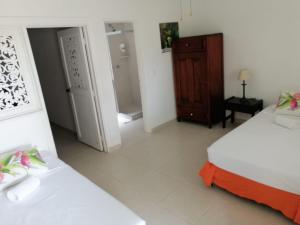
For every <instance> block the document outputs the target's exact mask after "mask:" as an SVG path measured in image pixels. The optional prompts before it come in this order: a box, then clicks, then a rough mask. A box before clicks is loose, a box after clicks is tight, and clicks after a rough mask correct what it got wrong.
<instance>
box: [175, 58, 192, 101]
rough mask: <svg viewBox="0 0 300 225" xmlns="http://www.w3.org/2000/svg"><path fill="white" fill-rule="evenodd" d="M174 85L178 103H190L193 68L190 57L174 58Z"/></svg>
mask: <svg viewBox="0 0 300 225" xmlns="http://www.w3.org/2000/svg"><path fill="white" fill-rule="evenodd" d="M175 73H176V85H177V96H179V97H178V101H179V102H178V104H179V105H190V104H192V102H191V96H192V95H193V92H192V90H191V84H192V82H193V68H192V61H191V60H190V59H181V58H180V57H179V58H178V59H177V60H176V72H175Z"/></svg>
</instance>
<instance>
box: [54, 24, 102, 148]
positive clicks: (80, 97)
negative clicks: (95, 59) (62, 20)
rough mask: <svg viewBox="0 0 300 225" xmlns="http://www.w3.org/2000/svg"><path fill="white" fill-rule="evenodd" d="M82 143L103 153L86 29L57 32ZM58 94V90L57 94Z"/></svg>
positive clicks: (78, 133) (69, 29) (79, 137)
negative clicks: (87, 50)
mask: <svg viewBox="0 0 300 225" xmlns="http://www.w3.org/2000/svg"><path fill="white" fill-rule="evenodd" d="M57 35H58V40H59V45H60V51H61V55H62V60H63V65H64V69H65V74H66V80H67V85H68V88H67V90H66V91H67V92H69V94H70V98H71V104H72V107H73V112H74V118H75V124H76V130H77V135H78V139H79V140H80V141H81V142H83V143H85V144H88V145H90V146H92V147H94V148H96V149H98V150H100V151H102V150H103V146H102V141H101V133H100V124H99V118H98V113H97V108H96V105H95V96H94V91H93V86H92V82H91V76H90V68H89V63H88V58H87V52H86V42H85V40H84V35H83V30H82V28H68V29H65V30H62V31H58V32H57ZM54 91H55V90H54Z"/></svg>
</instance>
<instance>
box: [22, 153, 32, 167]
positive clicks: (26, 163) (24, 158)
mask: <svg viewBox="0 0 300 225" xmlns="http://www.w3.org/2000/svg"><path fill="white" fill-rule="evenodd" d="M21 164H22V165H23V166H27V167H29V166H30V158H29V156H28V155H22V157H21Z"/></svg>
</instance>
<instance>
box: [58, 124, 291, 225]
mask: <svg viewBox="0 0 300 225" xmlns="http://www.w3.org/2000/svg"><path fill="white" fill-rule="evenodd" d="M142 126H143V124H142V120H137V121H134V122H132V123H130V124H127V125H126V126H123V127H122V128H121V131H122V140H123V146H122V148H121V149H119V150H117V151H115V152H113V153H110V154H106V153H100V152H97V151H95V150H93V149H91V148H89V147H88V146H86V145H83V144H81V143H79V142H77V141H76V139H75V137H74V135H72V134H70V133H68V132H66V131H64V130H61V129H58V128H54V134H55V140H56V144H57V148H58V153H59V156H60V158H61V159H63V160H64V161H65V162H67V163H68V164H70V165H71V166H72V167H73V168H75V169H76V170H77V171H79V172H80V173H82V174H83V175H84V176H86V177H88V178H89V179H90V180H92V181H93V182H94V183H96V184H97V185H98V186H100V187H101V188H103V189H105V190H106V191H107V192H109V193H111V194H112V195H113V196H115V197H116V198H117V199H119V200H120V201H121V202H123V203H124V204H125V205H127V206H128V207H129V208H131V209H132V210H133V211H135V212H136V213H137V214H139V215H140V216H141V217H142V218H144V219H145V220H146V221H147V225H215V224H216V225H281V224H282V225H288V224H292V223H291V222H290V221H288V220H287V219H285V218H284V217H283V216H282V215H281V214H280V213H278V212H275V211H273V210H271V209H269V208H268V207H265V206H261V205H258V204H256V203H253V202H251V201H247V200H244V199H241V198H238V197H236V196H234V195H231V194H229V193H227V192H225V191H223V190H220V189H218V188H216V187H214V188H206V187H204V186H203V184H202V182H201V180H200V178H199V177H198V175H197V174H198V171H199V169H200V167H201V166H202V165H203V164H204V162H205V161H206V160H207V154H206V148H207V146H209V145H210V144H211V143H213V142H214V141H215V140H217V139H218V138H220V137H221V136H223V135H224V134H226V133H227V132H229V131H230V130H231V129H232V128H227V129H222V128H220V127H219V126H216V127H214V128H213V129H211V130H210V129H208V128H206V127H204V126H201V125H195V124H190V123H177V122H172V123H170V124H169V125H168V126H166V127H163V128H161V129H160V130H158V131H156V132H154V133H152V134H147V133H144V132H143V128H142Z"/></svg>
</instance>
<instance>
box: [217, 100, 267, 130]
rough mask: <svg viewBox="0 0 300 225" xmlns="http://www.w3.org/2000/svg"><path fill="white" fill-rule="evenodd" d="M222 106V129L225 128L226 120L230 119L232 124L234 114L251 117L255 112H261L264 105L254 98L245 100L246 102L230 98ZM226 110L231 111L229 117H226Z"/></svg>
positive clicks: (261, 101)
mask: <svg viewBox="0 0 300 225" xmlns="http://www.w3.org/2000/svg"><path fill="white" fill-rule="evenodd" d="M224 106H225V110H224V117H223V128H225V127H226V120H228V119H231V123H234V121H235V112H242V113H247V114H251V116H252V117H253V116H254V115H255V113H256V112H258V111H262V110H263V107H264V103H263V100H258V99H255V98H247V99H246V100H243V99H242V98H238V97H231V98H228V99H226V100H225V104H224ZM226 110H230V111H231V114H230V115H229V116H226Z"/></svg>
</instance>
